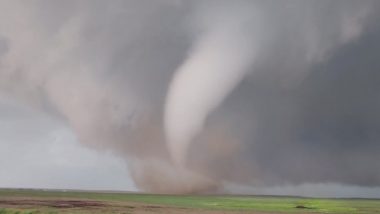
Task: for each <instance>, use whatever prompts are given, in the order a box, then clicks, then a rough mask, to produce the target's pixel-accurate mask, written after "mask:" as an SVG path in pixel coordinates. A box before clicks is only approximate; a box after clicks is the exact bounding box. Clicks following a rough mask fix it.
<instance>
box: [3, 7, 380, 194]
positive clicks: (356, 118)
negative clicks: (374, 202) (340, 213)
mask: <svg viewBox="0 0 380 214" xmlns="http://www.w3.org/2000/svg"><path fill="white" fill-rule="evenodd" d="M379 11H380V9H379V3H378V2H377V1H371V0H367V1H360V2H359V1H346V0H344V1H320V0H309V1H304V0H303V1H301V0H288V1H281V2H279V1H233V2H231V1H191V2H188V1H181V0H178V1H176V0H161V1H148V0H140V1H137V0H136V1H132V0H130V1H118V0H113V1H107V2H105V1H10V0H9V1H7V0H0V88H1V89H2V93H6V94H10V95H11V96H14V97H15V98H16V97H17V98H20V99H21V100H23V101H24V102H25V103H28V104H30V105H34V106H37V107H39V108H41V109H43V110H44V111H47V112H49V113H51V114H52V115H55V116H56V117H57V119H60V120H63V121H65V122H67V123H68V124H69V125H70V126H71V127H72V129H73V130H74V132H75V133H76V134H77V136H78V138H79V140H80V141H81V142H82V143H84V144H85V145H88V146H90V147H92V148H98V149H101V150H110V151H113V152H114V153H115V154H116V155H118V156H121V157H123V158H125V159H126V160H127V162H128V164H129V165H130V169H131V175H132V177H133V178H134V180H135V182H136V184H137V186H139V188H141V189H143V190H147V191H157V192H191V191H202V190H213V189H215V188H220V187H222V184H223V183H224V182H236V183H239V184H244V185H257V186H260V185H283V184H300V183H326V182H335V183H344V184H348V185H363V186H379V185H380V174H379V173H380V172H379V171H378V170H377V169H379V167H380V166H379V164H380V160H379V157H380V156H379V149H380V148H379V147H380V146H379V140H380V134H378V133H379V128H380V114H379V113H378V112H379V111H378V109H379V105H380V101H379V99H378V97H379V96H378V95H377V92H378V91H379V87H380V86H379V85H380V84H378V83H379V82H380V76H379V75H378V70H379V62H378V60H377V59H378V58H379V56H380V55H379V54H380V53H379V52H380V47H379V46H380V43H379V42H378V39H377V38H379V36H380V26H379V25H378V21H379V15H378V12H379ZM194 68H196V69H194ZM181 76H184V77H187V78H182V79H181V78H179V77H181ZM177 79H179V80H177ZM216 79H218V82H216V81H215V80H216ZM175 83H177V85H176V84H175ZM170 94H174V95H173V96H170ZM186 95H188V96H186ZM193 95H194V97H191V98H192V99H190V96H193ZM183 105H186V106H185V107H184V108H183ZM173 112H174V113H173ZM178 112H179V115H180V116H181V117H176V115H177V114H176V113H178ZM173 115H174V120H171V119H173ZM172 121H175V122H172ZM178 130H180V132H179V131H178ZM194 130H195V131H194ZM178 133H179V134H178ZM172 135H174V136H175V137H173V138H171V136H172ZM178 136H179V137H178ZM168 139H169V140H168ZM170 139H171V140H170ZM178 139H180V140H178ZM177 141H178V142H177ZM179 141H181V142H179ZM168 147H169V148H168ZM172 158H174V163H175V164H174V165H173V163H172V161H173V160H172ZM178 165H180V166H179V167H178Z"/></svg>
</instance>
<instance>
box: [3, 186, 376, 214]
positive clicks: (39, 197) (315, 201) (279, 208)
mask: <svg viewBox="0 0 380 214" xmlns="http://www.w3.org/2000/svg"><path fill="white" fill-rule="evenodd" d="M16 213H17V214H37V213H40V214H42V213H49V214H54V213H56V214H58V213H80V214H82V213H83V214H86V213H123V214H128V213H141V214H144V213H180V214H181V213H194V214H195V213H201V214H202V213H204V214H214V213H231V214H233V213H252V214H264V213H339V214H351V213H352V214H354V213H355V214H356V213H358V214H370V213H380V200H375V199H322V198H302V197H276V196H238V195H236V196H234V195H157V194H139V193H114V192H84V191H47V190H16V189H2V190H0V214H16Z"/></svg>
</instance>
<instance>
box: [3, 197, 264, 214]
mask: <svg viewBox="0 0 380 214" xmlns="http://www.w3.org/2000/svg"><path fill="white" fill-rule="evenodd" d="M0 207H1V208H5V210H8V211H6V212H5V213H17V211H18V212H19V213H22V210H32V211H26V212H25V213H28V214H29V213H33V214H34V213H35V214H37V213H120V214H127V213H128V214H129V213H136V214H149V213H168V214H171V213H178V214H182V213H190V214H195V213H201V214H217V213H226V214H227V213H231V214H234V213H235V214H237V213H252V214H261V213H263V212H255V211H245V212H243V211H240V212H239V211H221V210H204V209H194V208H179V207H170V206H160V205H146V204H141V203H133V202H128V203H123V204H118V203H110V202H100V201H88V200H43V199H40V200H29V199H9V200H0ZM0 213H1V212H0ZM265 213H266V214H268V212H265Z"/></svg>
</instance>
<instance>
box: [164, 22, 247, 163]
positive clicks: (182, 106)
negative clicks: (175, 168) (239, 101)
mask: <svg viewBox="0 0 380 214" xmlns="http://www.w3.org/2000/svg"><path fill="white" fill-rule="evenodd" d="M252 36H253V35H252V34H251V35H249V36H247V35H246V34H245V33H244V26H243V20H232V21H231V20H229V21H228V22H227V23H226V22H225V24H220V23H219V24H217V25H216V26H212V27H211V28H209V29H208V30H206V31H205V33H204V34H203V35H201V36H200V38H199V39H198V40H197V41H196V42H195V44H194V45H193V49H192V52H191V53H190V56H189V57H188V58H187V59H186V60H185V62H184V63H183V64H182V65H181V66H180V67H179V68H178V70H177V71H176V73H175V74H174V78H173V80H172V82H171V84H170V87H169V92H168V95H167V100H166V109H165V130H166V137H167V140H168V145H169V150H170V152H171V155H172V158H173V161H174V162H175V164H177V165H179V166H183V165H184V164H185V160H186V153H187V149H188V147H189V144H190V143H191V142H192V140H193V139H194V137H195V136H196V135H197V134H199V133H200V131H201V130H202V128H203V125H204V122H205V120H206V118H207V115H208V114H209V113H210V112H211V111H212V110H213V109H215V108H216V107H218V105H219V104H221V103H222V102H223V100H224V99H225V97H226V96H227V95H228V94H229V93H230V92H231V91H232V90H233V89H234V87H235V86H236V85H238V84H239V82H240V81H241V80H242V79H243V78H244V76H245V74H246V73H247V72H248V67H249V66H250V65H251V63H252V61H253V58H254V47H253V41H252V39H251V37H252Z"/></svg>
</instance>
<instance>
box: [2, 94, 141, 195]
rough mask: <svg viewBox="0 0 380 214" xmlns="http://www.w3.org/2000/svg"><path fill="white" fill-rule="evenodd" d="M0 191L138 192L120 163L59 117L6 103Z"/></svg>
mask: <svg viewBox="0 0 380 214" xmlns="http://www.w3.org/2000/svg"><path fill="white" fill-rule="evenodd" d="M0 187H15V188H20V187H21V188H51V189H87V190H128V191H133V190H136V188H135V187H134V184H133V182H132V181H131V179H130V176H129V173H128V170H127V166H126V163H125V161H123V160H122V159H121V158H118V157H115V156H113V155H112V154H109V153H106V152H100V151H96V150H92V149H89V148H85V147H84V146H83V145H81V144H79V142H78V140H77V139H76V137H75V135H74V134H73V132H72V131H71V130H70V128H69V127H67V125H65V124H63V123H62V122H59V121H58V120H57V119H56V118H55V119H54V118H51V117H49V115H46V114H43V113H41V112H37V111H35V110H32V109H30V108H29V107H27V106H23V105H22V104H21V103H15V102H12V101H10V100H9V99H4V98H2V99H0Z"/></svg>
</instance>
